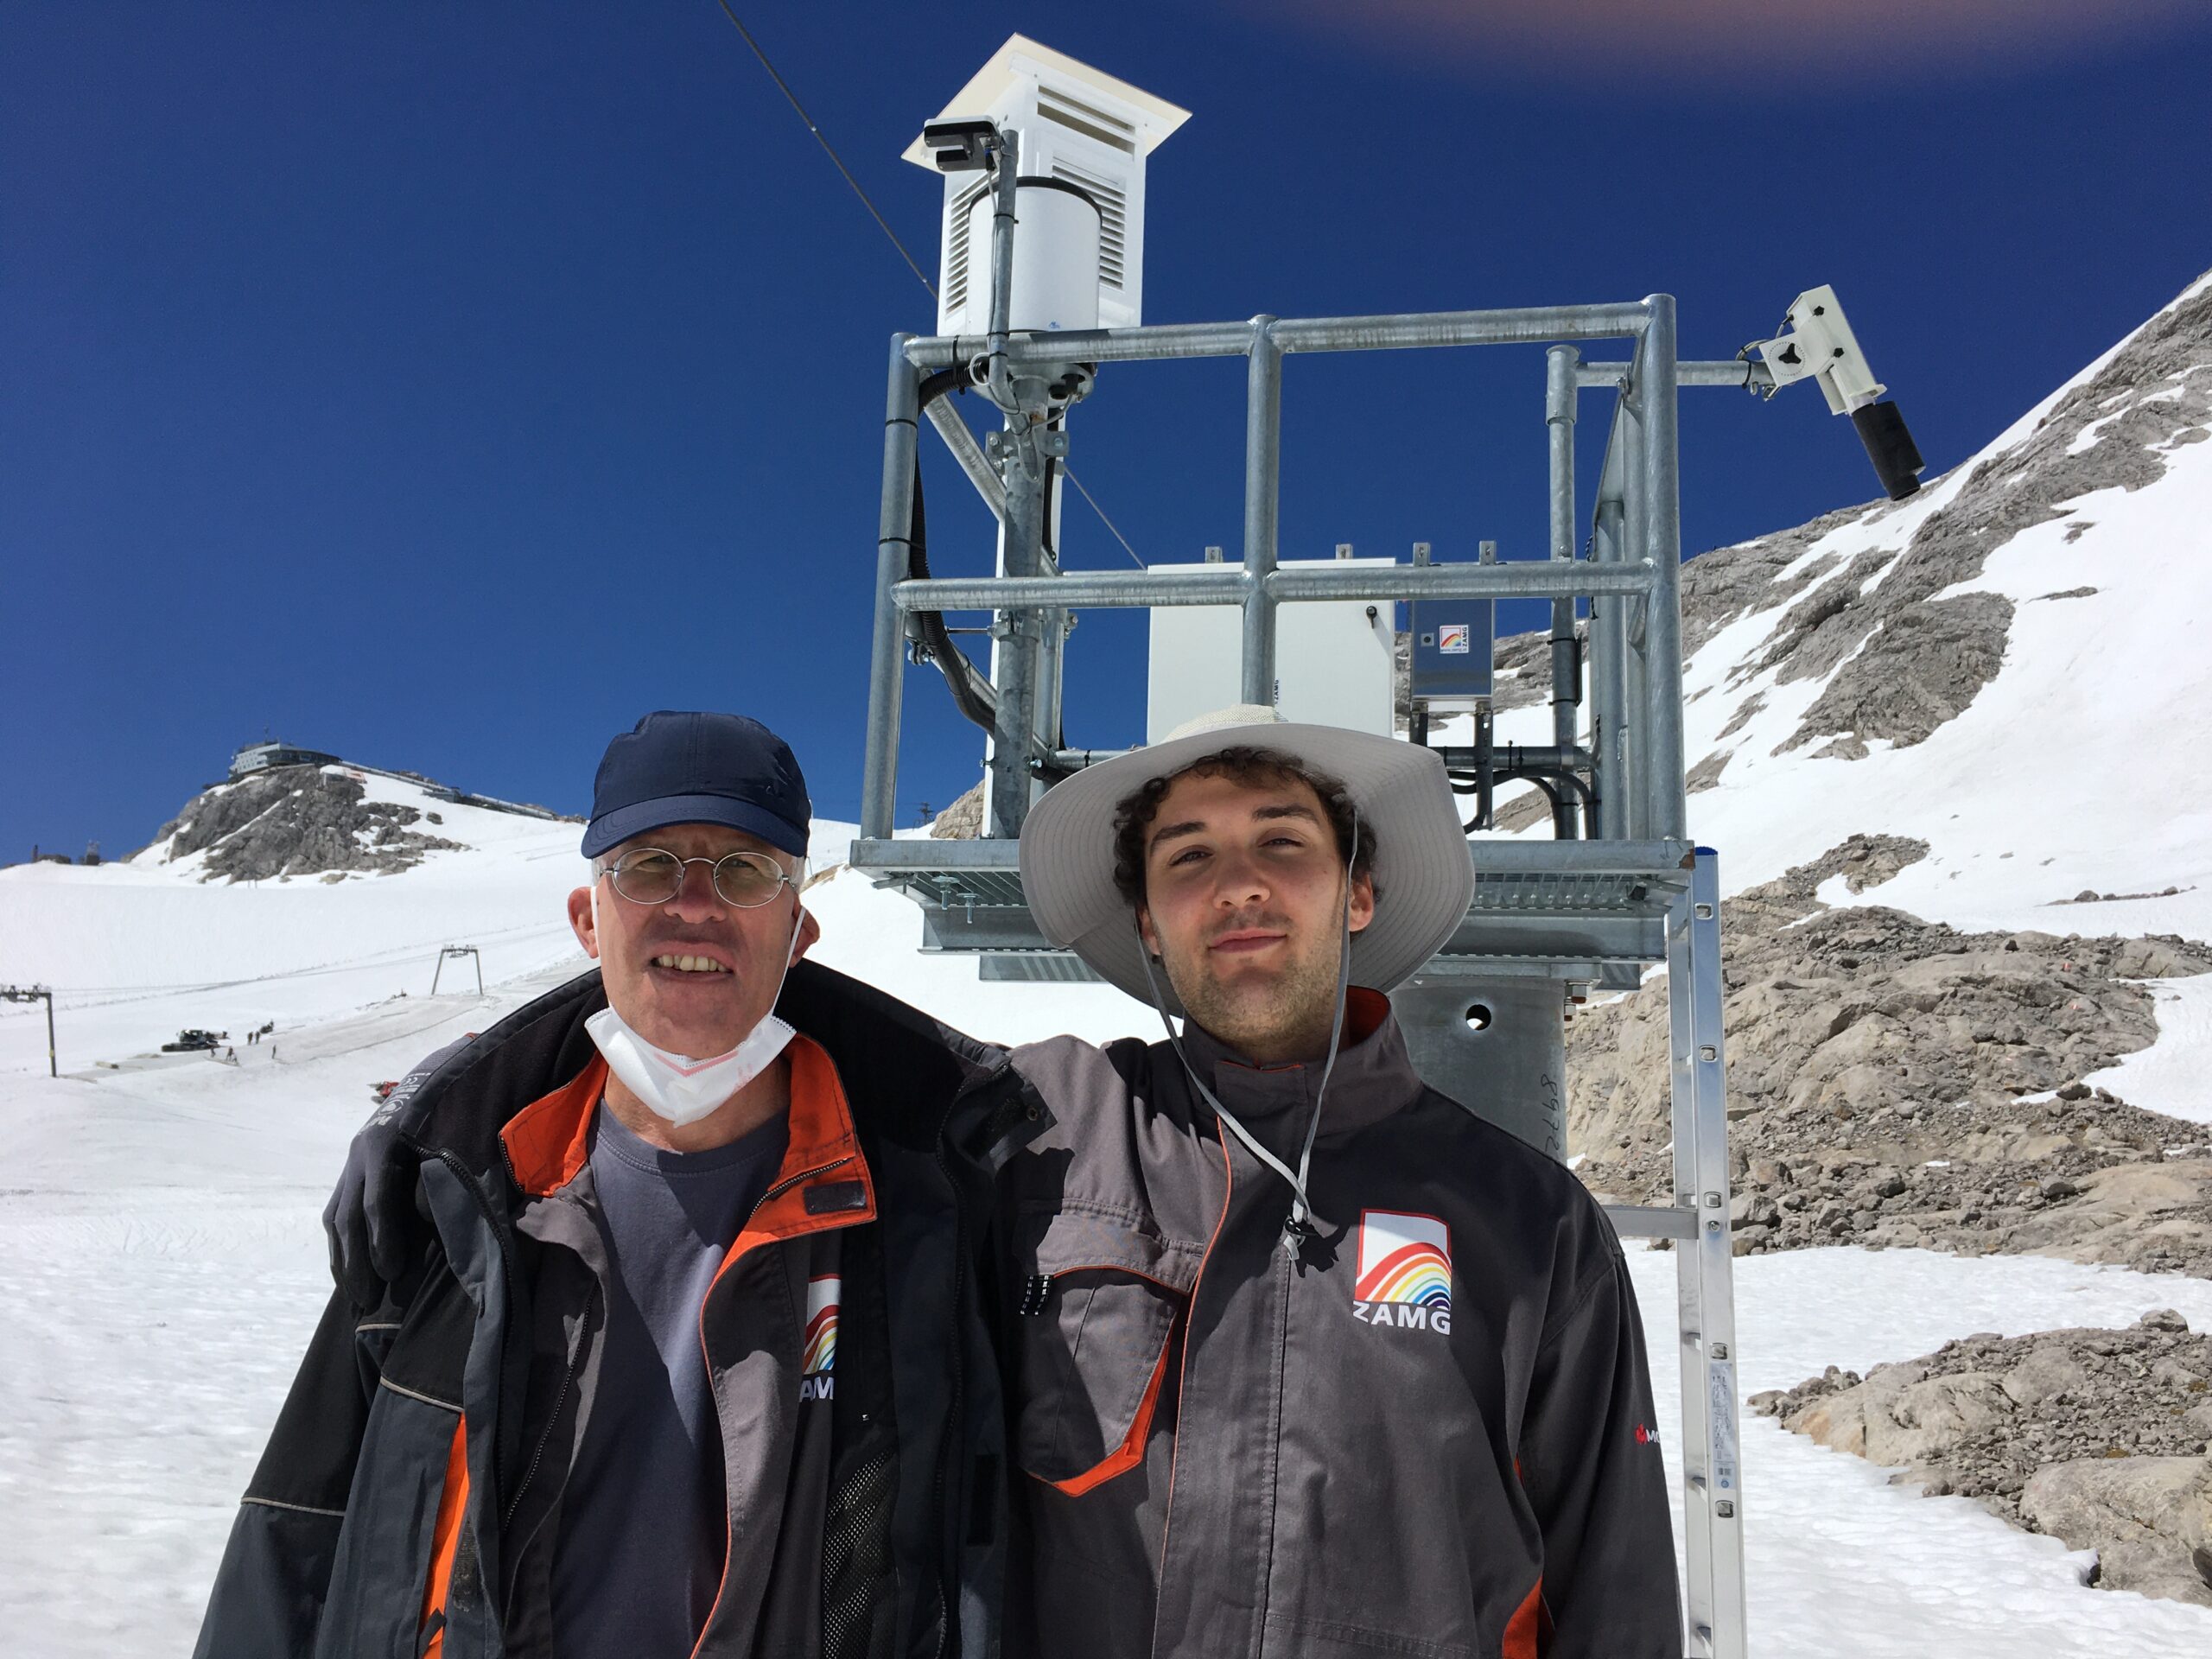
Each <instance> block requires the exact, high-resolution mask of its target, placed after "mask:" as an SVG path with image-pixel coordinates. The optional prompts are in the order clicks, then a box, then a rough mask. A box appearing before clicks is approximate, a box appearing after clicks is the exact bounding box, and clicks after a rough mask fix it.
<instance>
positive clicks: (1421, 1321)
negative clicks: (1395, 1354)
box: [1351, 1210, 1452, 1337]
mask: <svg viewBox="0 0 2212 1659" xmlns="http://www.w3.org/2000/svg"><path fill="white" fill-rule="evenodd" d="M1351 1295H1352V1303H1351V1316H1352V1318H1354V1319H1357V1320H1359V1321H1360V1322H1361V1323H1362V1324H1364V1325H1393V1326H1396V1327H1398V1328H1400V1329H1412V1330H1415V1331H1439V1332H1443V1333H1444V1334H1445V1335H1446V1336H1447V1337H1448V1336H1450V1335H1451V1334H1452V1235H1451V1231H1450V1230H1449V1229H1447V1228H1446V1226H1445V1224H1443V1222H1442V1221H1440V1219H1438V1218H1437V1217H1434V1216H1421V1215H1410V1214H1407V1213H1404V1212H1402V1211H1395V1210H1363V1211H1360V1216H1359V1276H1358V1277H1357V1279H1355V1280H1354V1281H1352V1292H1351Z"/></svg>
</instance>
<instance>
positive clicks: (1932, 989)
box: [1501, 277, 2212, 1605]
mask: <svg viewBox="0 0 2212 1659" xmlns="http://www.w3.org/2000/svg"><path fill="white" fill-rule="evenodd" d="M2208 435H2212V277H2208V278H2207V279H2205V280H2202V281H2200V282H2198V283H2196V284H2193V285H2192V286H2191V288H2190V289H2189V290H2188V291H2187V292H2185V293H2184V294H2183V295H2182V296H2180V297H2179V298H2178V299H2177V300H2176V301H2175V302H2174V303H2173V304H2171V305H2170V306H2168V307H2167V308H2165V309H2164V310H2163V311H2161V312H2160V313H2159V314H2158V315H2157V316H2155V317H2153V318H2152V320H2151V321H2149V322H2147V323H2146V324H2145V325H2144V327H2141V328H2139V329H2138V330H2137V331H2135V332H2134V333H2133V334H2131V335H2130V336H2128V338H2127V339H2126V340H2123V341H2121V342H2120V344H2119V345H2118V346H2115V347H2114V348H2113V350H2112V351H2111V352H2109V353H2107V354H2106V355H2105V356H2104V357H2103V358H2101V359H2099V360H2098V361H2097V362H2096V363H2094V364H2092V365H2089V367H2088V369H2086V370H2085V371H2084V372H2082V374H2081V375H2080V376H2078V377H2076V378H2075V380H2074V381H2072V382H2071V383H2069V385H2067V386H2065V387H2063V388H2062V389H2061V390H2060V391H2058V392H2056V393H2055V394H2053V396H2052V397H2050V398H2049V399H2047V400H2045V402H2044V404H2042V405H2041V406H2039V407H2038V408H2037V410H2031V412H2030V413H2029V415H2028V416H2025V417H2024V419H2023V420H2022V421H2021V422H2020V423H2018V424H2017V425H2016V426H2014V427H2013V428H2012V429H2011V430H2010V431H2008V432H2007V433H2005V434H2004V435H2001V436H2000V437H1999V439H1998V440H1997V441H1996V442H1993V444H1991V445H1990V446H1989V447H1988V448H1986V449H1985V450H1984V451H1983V452H1981V454H1979V455H1977V456H1974V457H1973V458H1972V459H1970V460H1969V461H1967V462H1966V463H1964V464H1963V465H1961V466H1960V467H1956V468H1955V469H1953V470H1952V471H1951V472H1950V473H1949V474H1946V475H1945V476H1944V477H1942V479H1940V480H1934V481H1932V482H1931V483H1930V484H1929V486H1928V487H1927V488H1926V489H1925V490H1924V491H1923V493H1922V494H1921V495H1920V496H1918V497H1916V498H1913V499H1910V500H1908V501H1906V502H1904V503H1897V504H1892V503H1889V502H1878V503H1875V504H1872V505H1866V506H1862V507H1855V508H1851V509H1848V510H1846V511H1844V512H1836V513H1831V514H1829V515H1827V516H1826V517H1824V518H1820V519H1816V520H1815V521H1814V522H1812V523H1811V524H1805V525H1802V526H1800V527H1798V528H1797V529H1795V530H1791V531H1783V532H1781V533H1779V534H1777V535H1774V536H1769V537H1763V538H1761V539H1760V540H1758V541H1755V542H1751V543H1745V544H1744V545H1743V546H1740V547H1734V548H1726V549H1722V550H1717V551H1714V552H1711V553H1707V554H1705V555H1703V556H1700V557H1699V558H1697V559H1695V560H1694V561H1693V562H1691V563H1689V564H1688V566H1686V567H1685V569H1684V572H1683V584H1682V585H1683V605H1684V635H1685V650H1686V652H1687V653H1688V656H1687V660H1686V665H1685V678H1686V689H1687V695H1688V699H1689V703H1690V706H1689V709H1688V717H1687V720H1686V739H1687V742H1688V753H1689V755H1690V756H1691V757H1692V759H1693V761H1694V766H1693V767H1692V770H1691V783H1692V787H1693V789H1694V791H1695V792H1694V795H1693V798H1692V803H1691V827H1692V830H1693V832H1694V834H1695V835H1696V836H1697V837H1698V838H1699V839H1700V841H1701V842H1707V843H1708V844H1710V845H1713V846H1714V847H1716V848H1718V849H1719V851H1720V856H1721V870H1722V874H1723V880H1724V883H1726V887H1727V891H1726V898H1725V902H1724V904H1723V906H1722V921H1723V930H1724V938H1725V944H1726V968H1725V997H1726V1002H1725V1027H1726V1046H1727V1047H1726V1052H1727V1059H1728V1069H1729V1091H1730V1099H1729V1109H1728V1116H1729V1118H1730V1125H1731V1128H1730V1132H1731V1136H1732V1152H1733V1155H1734V1163H1735V1168H1734V1172H1733V1173H1734V1181H1733V1203H1732V1214H1731V1221H1732V1232H1733V1238H1734V1243H1735V1248H1736V1250H1737V1252H1738V1254H1739V1255H1761V1254H1768V1253H1771V1252H1774V1251H1777V1250H1788V1249H1800V1248H1804V1247H1808V1246H1815V1245H1825V1244H1834V1243H1852V1244H1857V1245H1861V1246H1867V1247H1872V1248H1877V1249H1879V1248H1885V1247H1905V1246H1918V1247H1923V1248H1928V1249H1942V1250H1947V1251H1951V1252H1955V1253H1960V1254H1966V1255H1982V1254H1986V1253H1990V1252H1997V1251H2003V1252H2034V1253H2041V1254H2050V1255H2064V1256H2069V1257H2071V1258H2073V1259H2075V1260H2078V1261H2083V1262H2120V1263H2126V1264H2128V1265H2131V1266H2133V1267H2135V1268H2141V1269H2145V1270H2148V1271H2154V1272H2168V1273H2180V1274H2192V1275H2196V1276H2198V1277H2212V1082H2207V1081H2205V1080H2204V1078H2205V1076H2206V1067H2205V1064H2204V1063H2208V1062H2212V1052H2202V1053H2200V1054H2198V1059H2197V1063H2196V1064H2194V1065H2164V1066H2163V1067H2147V1066H2145V1065H2143V1064H2142V1062H2144V1061H2145V1060H2146V1059H2147V1058H2150V1057H2151V1055H2152V1051H2153V1050H2154V1048H2156V1047H2157V1046H2160V1045H2169V1046H2170V1045H2171V1044H2173V1043H2176V1042H2182V1041H2186V1040H2190V1033H2189V1032H2188V1031H2187V1030H2184V1029H2181V1028H2178V1027H2171V1022H2172V1021H2174V1020H2177V1019H2179V1018H2180V1017H2181V1015H2183V1014H2185V1013H2189V1012H2190V1011H2192V1010H2195V1009H2196V1008H2197V1007H2200V1006H2205V1007H2212V1001H2207V999H2206V997H2205V993H2204V990H2203V988H2204V987H2212V978H2207V977H2206V976H2208V975H2212V945H2208V944H2205V943H2203V941H2205V940H2207V939H2208V938H2212V717H2209V716H2208V710H2212V652H2208V651H2207V650H2206V640H2205V639H2204V629H2205V627H2206V626H2207V618H2208V616H2212V577H2208V575H2206V574H2205V571H2206V569H2207V566H2208V564H2212V465H2208V464H2207V463H2208V456H2212V451H2208V450H2207V449H2206V448H2204V447H2203V445H2204V441H2205V439H2206V438H2207V437H2208ZM1515 644H1516V647H1518V648H1519V649H1520V651H1521V652H1522V655H1523V656H1526V657H1527V658H1528V664H1527V665H1528V667H1529V674H1527V675H1524V676H1522V678H1525V679H1529V680H1531V681H1532V682H1533V681H1534V680H1535V679H1538V678H1541V670H1540V668H1539V667H1538V666H1537V664H1538V657H1539V656H1540V654H1541V651H1542V650H1543V646H1542V645H1541V642H1540V641H1536V640H1534V639H1531V640H1529V641H1525V642H1515ZM1518 660H1519V659H1518V658H1513V657H1511V656H1510V652H1507V653H1502V656H1501V665H1502V666H1503V665H1504V664H1505V663H1506V662H1508V661H1513V662H1518ZM1516 683H1517V682H1516ZM1529 689H1530V690H1532V691H1533V690H1535V686H1534V685H1533V683H1532V684H1531V686H1530V688H1529ZM1509 810H1510V809H1509ZM1519 823H1532V824H1533V823H1535V820H1534V817H1533V815H1530V814H1528V813H1527V812H1526V811H1525V810H1524V811H1523V812H1522V814H1521V815H1520V816H1519V817H1508V818H1507V819H1505V820H1504V827H1508V828H1513V827H1516V825H1518V824H1519ZM1533 832H1534V833H1536V834H1542V833H1545V831H1544V830H1543V829H1541V827H1540V826H1539V827H1536V828H1535V829H1534V831H1533ZM1667 1047H1668V1033H1667V1003H1666V988H1665V977H1664V976H1663V974H1662V975H1656V976H1652V978H1650V979H1649V980H1648V981H1647V982H1646V984H1645V986H1644V988H1643V989H1641V990H1640V991H1637V992H1636V993H1633V994H1631V995H1627V996H1625V997H1621V998H1618V999H1616V1000H1614V1001H1611V1002H1609V1003H1606V1004H1604V1005H1601V1006H1599V1007H1593V1008H1591V1009H1589V1010H1586V1011H1585V1012H1583V1013H1581V1014H1579V1015H1578V1017H1577V1018H1576V1019H1575V1020H1574V1021H1573V1025H1572V1026H1571V1027H1570V1030H1569V1058H1570V1067H1569V1071H1570V1076H1569V1100H1570V1114H1569V1124H1568V1135H1569V1147H1570V1150H1571V1152H1573V1154H1576V1155H1577V1158H1578V1167H1579V1169H1580V1173H1581V1174H1582V1175H1583V1178H1584V1179H1585V1180H1586V1182H1588V1183H1589V1185H1592V1187H1593V1188H1595V1189H1597V1190H1599V1191H1601V1192H1607V1193H1610V1194H1614V1195H1617V1196H1618V1197H1621V1198H1628V1199H1632V1200H1645V1201H1648V1200H1650V1199H1653V1198H1657V1197H1659V1196H1660V1195H1662V1194H1665V1193H1668V1192H1670V1190H1671V1184H1672V1173H1671V1145H1670V1141H1669V1125H1668V1108H1667V1101H1666V1099H1665V1093H1664V1085H1665V1077H1666V1074H1667V1068H1666V1054H1667ZM2191 1052H2196V1051H2191ZM2154 1079H2155V1080H2156V1086H2155V1087H2154V1086H2152V1080H2154ZM2061 1335H2062V1336H2068V1337H2069V1339H2068V1341H2061V1340H2060V1339H2059V1338H2057V1337H2053V1338H2048V1339H2046V1338H2037V1339H2036V1342H2037V1343H2040V1344H2043V1346H2042V1347H2036V1346H2034V1345H2033V1344H2029V1345H2028V1346H2026V1347H2023V1348H2022V1349H2021V1351H2019V1352H2017V1353H2016V1352H2014V1351H2012V1348H2010V1347H2007V1346H2006V1345H2005V1344H2001V1343H1999V1342H1998V1339H1996V1338H1988V1339H1986V1341H1985V1340H1984V1339H1981V1338H1971V1339H1969V1340H1968V1342H1967V1344H1954V1348H1955V1349H1956V1350H1957V1351H1956V1352H1954V1351H1952V1350H1946V1351H1944V1353H1942V1354H1940V1355H1936V1356H1932V1357H1928V1356H1924V1357H1920V1358H1916V1359H1909V1358H1908V1357H1906V1356H1904V1355H1900V1356H1898V1357H1897V1360H1898V1363H1896V1364H1893V1365H1891V1366H1889V1367H1887V1368H1883V1369H1880V1370H1876V1371H1874V1372H1872V1373H1870V1374H1869V1375H1868V1376H1866V1377H1865V1378H1863V1379H1862V1378H1860V1377H1858V1376H1845V1375H1843V1374H1840V1373H1839V1374H1836V1375H1833V1376H1827V1377H1825V1378H1815V1379H1812V1380H1811V1381H1809V1382H1808V1383H1805V1384H1804V1385H1802V1387H1801V1388H1799V1389H1795V1390H1792V1391H1791V1392H1790V1393H1789V1395H1787V1396H1786V1397H1777V1399H1776V1400H1774V1401H1771V1402H1769V1404H1770V1408H1771V1409H1773V1410H1774V1411H1775V1412H1777V1414H1780V1415H1781V1416H1782V1417H1783V1421H1784V1422H1785V1423H1786V1424H1787V1425H1788V1426H1789V1427H1793V1428H1797V1429H1800V1430H1801V1431H1802V1432H1805V1433H1813V1434H1815V1436H1816V1437H1818V1438H1821V1439H1822V1440H1825V1441H1826V1442H1827V1443H1828V1444H1832V1445H1835V1446H1840V1448H1842V1449H1845V1450H1848V1451H1852V1452H1859V1453H1860V1454H1861V1455H1865V1456H1868V1457H1871V1458H1873V1459H1876V1460H1878V1461H1882V1462H1886V1463H1903V1464H1906V1465H1910V1466H1911V1467H1912V1469H1913V1470H1914V1471H1915V1473H1916V1478H1921V1479H1922V1480H1923V1484H1925V1485H1926V1486H1927V1487H1928V1489H1929V1490H1931V1491H1966V1492H1970V1493H1974V1494H1978V1495H1982V1496H1984V1497H1988V1498H1990V1499H1992V1501H1993V1507H1996V1508H1997V1509H1998V1510H1999V1512H2001V1513H2004V1514H2005V1516H2006V1517H2007V1518H2008V1519H2011V1520H2013V1521H2014V1522H2018V1523H2020V1524H2024V1525H2029V1526H2031V1527H2037V1528H2040V1529H2044V1530H2048V1531H2051V1532H2054V1533H2057V1534H2059V1535H2062V1536H2064V1537H2066V1538H2067V1540H2068V1541H2069V1543H2072V1544H2075V1545H2076V1546H2077V1547H2093V1548H2099V1549H2100V1550H2101V1552H2103V1557H2104V1560H2106V1563H2107V1566H2106V1570H2105V1572H2104V1575H2103V1578H2102V1580H2101V1581H2102V1582H2104V1583H2106V1584H2107V1585H2108V1586H2120V1587H2132V1588H2139V1589H2142V1590H2144V1591H2145V1592H2147V1593H2152V1594H2164V1595H2179V1596H2183V1597H2184V1598H2186V1599H2200V1600H2205V1601H2207V1603H2208V1605H2212V1554H2208V1553H2207V1552H2206V1548H2205V1538H2204V1528H2205V1526H2206V1525H2207V1524H2209V1523H2212V1510H2206V1509H2205V1508H2204V1507H2203V1506H2204V1505H2205V1504H2206V1503H2212V1461H2208V1441H2212V1419H2208V1418H2207V1417H2206V1416H2205V1415H2204V1408H2203V1397H2204V1396H2203V1395H2202V1389H2203V1388H2204V1387H2205V1386H2206V1384H2205V1383H2204V1382H2203V1381H2202V1379H2203V1378H2204V1377H2205V1376H2207V1375H2208V1373H2209V1372H2212V1355H2205V1354H2199V1353H2198V1352H2197V1351H2196V1350H2197V1348H2201V1347H2202V1342H2203V1338H2204V1337H2205V1335H2206V1333H2204V1332H2197V1333H2196V1334H2195V1335H2194V1336H2192V1335H2191V1334H2190V1333H2189V1332H2188V1331H2187V1329H2186V1326H2185V1325H2183V1327H2182V1328H2181V1329H2180V1330H2179V1331H2178V1332H2175V1331H2164V1330H2161V1331H2158V1332H2150V1333H2148V1334H2143V1333H2138V1334H2136V1335H2134V1336H2132V1337H2129V1338H2126V1340H2125V1341H2120V1338H2116V1337H2115V1335H2114V1333H2111V1332H2076V1333H2070V1336H2069V1333H2061ZM2071 1338H2079V1339H2080V1340H2079V1341H2072V1340H2071ZM2069 1342H2070V1344H2071V1345H2070V1346H2069ZM2115 1342H2118V1343H2119V1345H2118V1346H2114V1345H2113V1344H2114V1343H2115ZM2161 1344H2164V1345H2163V1346H2161ZM2191 1344H2195V1346H2191ZM2016 1345H2017V1344H2016ZM2167 1347H2172V1348H2175V1349H2176V1352H2175V1353H2173V1354H2168V1353H2166V1352H2165V1351H2164V1350H2165V1348H2167ZM2184 1347H2185V1348H2189V1350H2190V1351H2189V1353H2187V1354H2185V1355H2184V1354H2181V1353H2180V1352H2179V1350H2180V1349H2181V1348H2184ZM2151 1348H2158V1350H2159V1351H2158V1354H2156V1355H2152V1354H2150V1352H2149V1350H2150V1349H2151ZM2137 1349H2142V1350H2143V1353H2141V1354H2138V1353H2137V1352H2136V1350H2137ZM2062 1350H2063V1351H2064V1352H2065V1353H2066V1354H2068V1355H2071V1356H2072V1357H2070V1358H2069V1359H2067V1360H2066V1362H2065V1365H2062V1364H2061V1362H2060V1360H2059V1359H2058V1358H2056V1357H2053V1356H2054V1355H2056V1354H2059V1353H2060V1351H2062ZM2085 1355H2086V1357H2084V1356H2085ZM2160 1365H2164V1366H2166V1367H2167V1369H2168V1370H2170V1371H2171V1372H2172V1375H2173V1376H2175V1377H2180V1376H2182V1373H2183V1372H2184V1371H2185V1372H2186V1373H2187V1377H2188V1378H2195V1379H2197V1381H2196V1383H2195V1384H2194V1387H2195V1389H2196V1392H2195V1393H2193V1394H2192V1393H2190V1383H2189V1382H2188V1381H2187V1379H2183V1381H2181V1382H2179V1383H2173V1384H2172V1386H2167V1385H2166V1384H2164V1383H2161V1384H2159V1385H2158V1386H2157V1387H2152V1386H2149V1385H2148V1384H2147V1383H2144V1378H2145V1377H2148V1376H2152V1374H2153V1373H2158V1375H2161V1376H2163V1375H2164V1373H2160V1372H2158V1367H2159V1366H2160ZM2066 1366H2072V1367H2074V1368H2075V1369H2074V1370H2067V1376H2069V1377H2072V1378H2073V1379H2074V1380H2073V1381H2072V1382H2071V1383H2069V1385H2068V1386H2067V1387H2064V1388H2056V1389H2043V1390H2042V1391H2041V1392H2037V1391H2035V1390H2034V1389H2030V1388H2029V1385H2028V1384H2027V1383H2023V1382H2021V1381H2020V1376H2022V1375H2023V1372H2022V1367H2026V1369H2027V1370H2028V1371H2031V1372H2037V1374H2041V1373H2042V1372H2046V1371H2047V1372H2050V1373H2051V1374H2052V1375H2056V1373H2057V1371H2058V1370H2065V1369H2066ZM2176 1368H2178V1369H2176ZM2077 1370H2078V1372H2079V1375H2078V1376H2076V1375H2075V1371H2077ZM2169 1381H2171V1379H2169ZM2139 1384H2142V1386H2138V1385H2139ZM2024 1389H2025V1390H2027V1393H2025V1394H2024V1393H2023V1390H2024ZM2177 1389H2179V1390H2180V1392H2179V1393H2177V1392H2176V1390H2177ZM2029 1395H2032V1396H2033V1397H2032V1398H2030V1397H2029ZM2169 1396H2172V1397H2169ZM2054 1413H2055V1414H2056V1415H2054ZM1977 1437H1979V1438H1977ZM2091 1440H2094V1441H2096V1444H2095V1445H2094V1446H2092V1445H2091V1444H2090V1441H2091ZM2080 1459H2088V1461H2090V1462H2092V1463H2094V1464H2096V1465H2098V1466H2097V1467H2096V1468H2095V1469H2094V1470H2092V1471H2087V1472H2084V1471H2082V1470H2081V1469H2079V1468H2078V1467H2077V1466H2076V1465H2077V1463H2078V1461H2079V1460H2080ZM2175 1460H2178V1461H2177V1462H2176V1461H2175Z"/></svg>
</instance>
